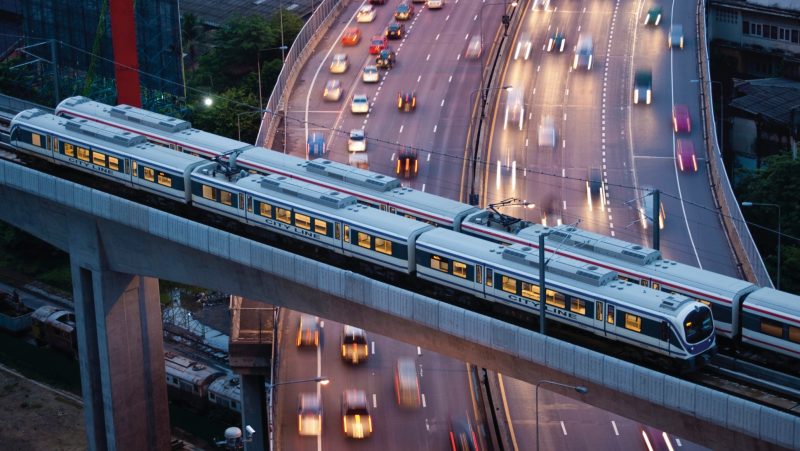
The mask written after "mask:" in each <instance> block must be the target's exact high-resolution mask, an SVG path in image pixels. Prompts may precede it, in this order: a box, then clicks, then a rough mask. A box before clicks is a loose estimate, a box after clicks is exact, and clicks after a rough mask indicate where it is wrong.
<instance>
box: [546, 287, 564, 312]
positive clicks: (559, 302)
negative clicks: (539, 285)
mask: <svg viewBox="0 0 800 451" xmlns="http://www.w3.org/2000/svg"><path fill="white" fill-rule="evenodd" d="M545 294H546V296H545V302H546V303H547V304H548V305H552V306H553V307H558V308H566V306H567V301H566V299H565V298H564V295H563V294H561V293H559V292H557V291H553V290H546V292H545Z"/></svg>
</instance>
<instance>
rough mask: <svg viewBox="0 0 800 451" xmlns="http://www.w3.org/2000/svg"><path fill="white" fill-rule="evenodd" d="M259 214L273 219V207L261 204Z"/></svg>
mask: <svg viewBox="0 0 800 451" xmlns="http://www.w3.org/2000/svg"><path fill="white" fill-rule="evenodd" d="M258 214H260V215H261V216H263V217H265V218H272V205H270V204H268V203H265V202H261V203H260V204H258Z"/></svg>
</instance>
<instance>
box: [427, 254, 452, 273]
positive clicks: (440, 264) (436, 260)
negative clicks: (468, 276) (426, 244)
mask: <svg viewBox="0 0 800 451" xmlns="http://www.w3.org/2000/svg"><path fill="white" fill-rule="evenodd" d="M431 269H436V270H439V271H441V272H450V265H449V264H448V262H447V261H445V260H442V257H439V256H438V255H433V256H431Z"/></svg>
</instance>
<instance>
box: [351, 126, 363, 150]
mask: <svg viewBox="0 0 800 451" xmlns="http://www.w3.org/2000/svg"><path fill="white" fill-rule="evenodd" d="M347 150H348V151H350V152H366V151H367V136H366V133H365V132H364V130H362V129H360V128H354V129H352V130H350V136H349V137H348V138H347Z"/></svg>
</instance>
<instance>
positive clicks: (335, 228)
mask: <svg viewBox="0 0 800 451" xmlns="http://www.w3.org/2000/svg"><path fill="white" fill-rule="evenodd" d="M341 236H342V232H341V230H340V229H339V223H338V222H337V223H334V225H333V237H334V238H336V239H337V240H338V239H339V237H341Z"/></svg>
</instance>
